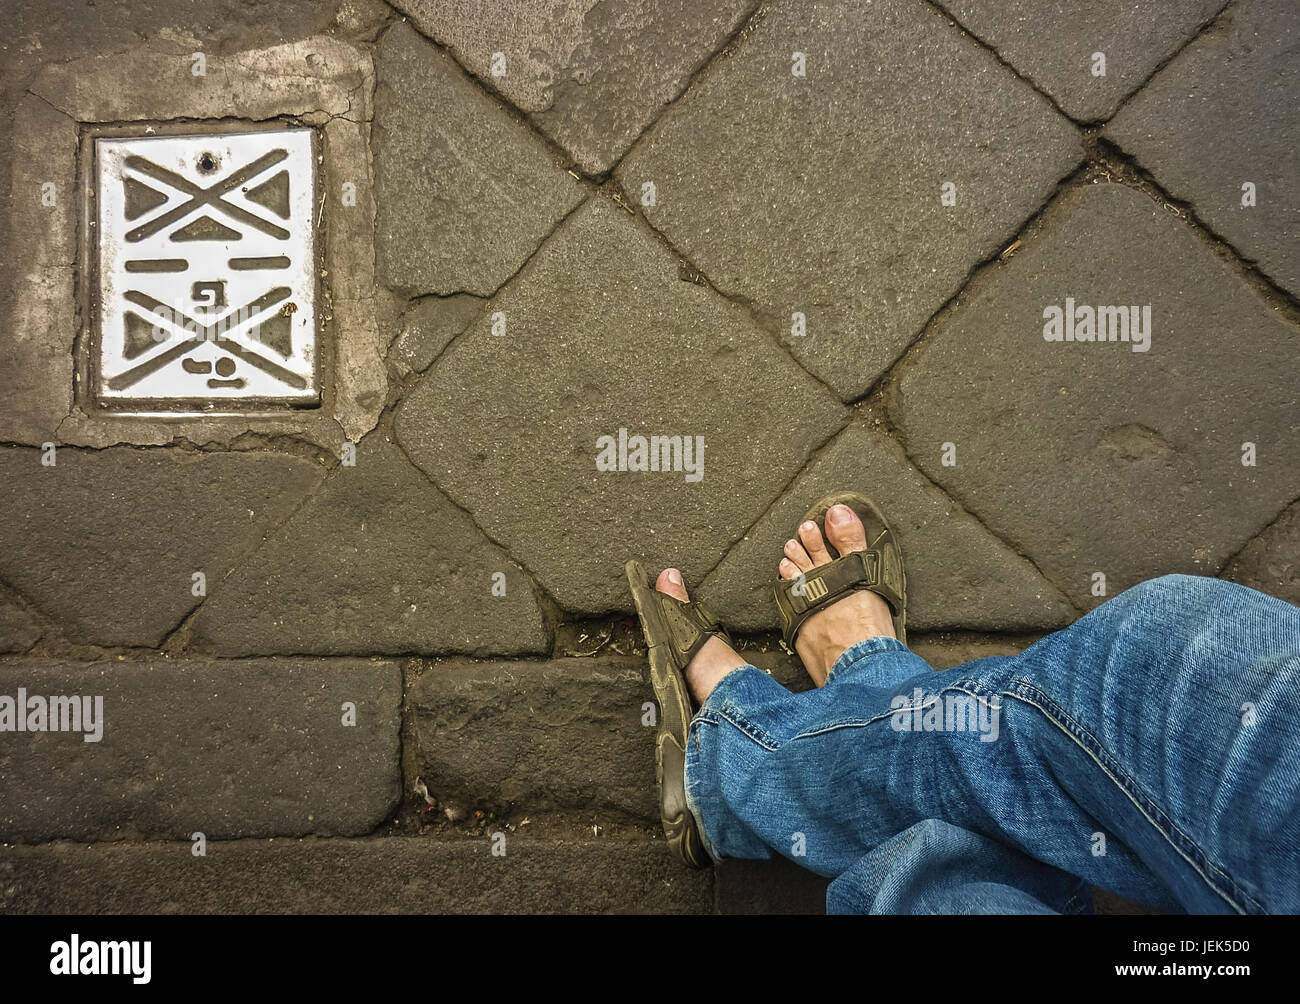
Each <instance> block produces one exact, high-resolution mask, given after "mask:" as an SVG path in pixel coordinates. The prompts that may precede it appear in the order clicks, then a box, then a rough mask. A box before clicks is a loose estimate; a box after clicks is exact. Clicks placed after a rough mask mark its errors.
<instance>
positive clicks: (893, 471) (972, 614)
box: [700, 425, 1073, 631]
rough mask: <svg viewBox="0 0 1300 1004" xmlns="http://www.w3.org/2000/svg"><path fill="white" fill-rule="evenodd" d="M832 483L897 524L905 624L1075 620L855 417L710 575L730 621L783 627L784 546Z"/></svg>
mask: <svg viewBox="0 0 1300 1004" xmlns="http://www.w3.org/2000/svg"><path fill="white" fill-rule="evenodd" d="M834 491H858V492H861V493H863V494H864V495H866V496H868V497H869V498H871V499H873V500H874V501H875V503H876V504H877V505H878V506H880V508H881V511H882V512H884V514H885V518H886V519H888V520H889V523H890V526H892V527H893V529H894V532H895V534H896V535H897V537H898V542H899V546H900V547H901V548H902V550H903V560H904V562H905V564H906V567H907V592H908V604H907V624H908V629H909V630H916V631H932V630H936V629H948V628H969V629H974V630H984V631H988V630H994V631H1017V630H1037V629H1042V628H1054V627H1060V626H1062V625H1064V624H1066V623H1068V622H1069V621H1070V620H1071V619H1072V616H1073V610H1072V609H1071V607H1070V605H1069V603H1068V602H1066V600H1065V597H1063V596H1062V595H1061V594H1060V592H1059V591H1057V589H1056V588H1055V587H1053V586H1052V585H1051V584H1050V583H1048V582H1047V580H1046V579H1044V578H1043V577H1042V576H1041V575H1040V574H1039V573H1038V572H1037V571H1036V570H1035V569H1034V567H1033V565H1031V564H1030V563H1029V562H1028V561H1026V560H1025V559H1024V558H1022V557H1021V556H1020V555H1018V554H1016V553H1015V552H1014V551H1012V550H1011V549H1010V548H1009V547H1007V546H1006V544H1004V543H1002V542H1001V541H1000V540H998V539H997V538H996V537H994V536H993V535H992V534H991V533H989V532H988V531H987V530H986V529H984V527H982V526H980V524H979V522H978V521H977V520H975V519H974V518H973V517H972V516H970V515H969V514H968V513H966V512H964V511H962V509H961V507H960V506H958V505H957V504H956V503H954V502H953V501H952V499H950V498H949V497H948V496H947V495H945V494H944V493H943V492H942V491H940V490H939V489H938V488H936V487H935V486H934V484H933V483H932V482H931V481H930V480H929V479H928V478H926V477H925V475H923V474H922V473H921V472H920V471H918V470H917V469H916V468H915V467H913V466H912V464H911V463H910V462H909V461H908V459H907V457H906V455H905V454H904V453H903V450H902V448H901V447H900V446H899V445H898V443H897V442H895V441H894V440H893V439H892V438H891V437H890V436H889V435H888V434H886V433H885V432H884V431H882V430H879V429H876V428H871V427H867V426H862V425H853V426H850V427H849V428H848V429H845V430H844V431H843V432H842V433H840V435H839V436H838V437H837V438H836V439H835V442H834V443H832V444H831V445H830V446H829V447H827V448H826V449H825V450H823V451H822V452H821V453H819V454H818V455H817V458H816V459H815V460H814V461H813V462H812V463H811V464H809V465H808V468H807V469H806V470H804V471H803V472H802V473H801V474H800V475H799V477H798V478H796V479H795V482H794V484H793V485H791V486H790V488H789V489H788V490H787V491H786V492H785V494H784V495H782V496H781V498H780V499H779V500H778V501H777V503H776V504H775V505H773V506H772V508H771V509H769V510H768V511H767V512H766V513H764V514H763V518H762V519H761V520H759V521H758V523H757V524H756V525H755V526H754V527H753V528H751V529H750V530H749V532H748V533H746V534H745V539H744V540H742V541H741V542H740V543H739V544H737V545H736V546H735V547H734V548H732V550H731V553H730V554H728V555H727V557H726V558H725V559H724V560H723V562H722V563H721V564H720V565H719V566H718V567H717V568H716V569H714V571H713V572H712V573H711V574H710V575H709V577H708V579H706V580H705V582H704V585H703V588H702V589H701V594H700V595H701V598H702V599H704V600H705V601H706V602H707V603H709V605H710V606H711V607H712V608H713V609H714V610H715V611H716V612H717V613H718V615H719V616H720V617H722V619H723V621H725V622H726V624H727V626H728V627H734V628H736V629H738V630H742V631H756V630H762V629H767V628H775V627H777V626H778V622H777V617H776V606H775V603H774V602H773V600H772V583H773V582H774V581H775V580H776V577H777V574H776V566H777V564H778V563H779V562H780V560H781V556H782V555H781V548H782V546H783V545H784V544H785V542H786V541H787V540H788V539H790V538H791V537H793V536H794V535H795V529H796V527H797V526H798V525H799V522H800V520H802V519H803V515H804V513H805V512H807V511H808V508H809V507H810V506H811V505H812V504H813V503H814V502H816V501H817V500H818V499H820V498H822V497H823V496H826V495H829V494H830V493H831V492H834Z"/></svg>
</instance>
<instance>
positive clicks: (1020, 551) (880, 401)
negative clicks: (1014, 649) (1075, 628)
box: [875, 394, 1087, 617]
mask: <svg viewBox="0 0 1300 1004" xmlns="http://www.w3.org/2000/svg"><path fill="white" fill-rule="evenodd" d="M875 403H876V407H877V409H878V411H879V413H880V418H881V421H882V422H883V423H884V426H885V431H886V432H887V433H889V438H890V439H892V440H893V441H894V442H895V443H897V444H898V446H899V449H901V450H902V451H903V456H905V457H906V458H907V462H908V463H909V464H911V465H912V467H913V469H914V470H915V471H916V473H917V474H919V475H920V476H921V477H923V478H925V480H926V481H928V482H929V483H930V484H931V485H932V486H934V487H935V488H936V489H938V490H939V491H940V492H942V493H943V495H944V497H945V498H947V499H950V500H951V501H952V504H953V505H954V506H956V507H957V509H959V510H960V511H961V512H963V513H965V514H966V515H967V516H969V517H970V518H971V519H973V520H974V521H975V522H976V523H978V524H979V525H980V527H981V528H982V529H983V530H984V532H985V533H987V534H988V535H989V536H990V537H992V538H993V539H994V540H996V541H998V542H999V543H1001V544H1002V545H1003V546H1004V547H1006V548H1007V549H1008V550H1010V551H1011V552H1012V553H1013V554H1015V555H1017V556H1018V557H1020V558H1022V559H1023V560H1024V561H1026V562H1027V563H1028V564H1029V565H1030V567H1032V568H1033V569H1034V571H1035V572H1037V573H1038V575H1039V576H1040V577H1041V578H1042V580H1043V581H1044V582H1045V583H1047V584H1048V585H1049V586H1051V587H1052V588H1053V589H1055V590H1056V592H1057V593H1058V595H1059V596H1060V598H1061V599H1062V600H1064V601H1065V603H1066V605H1067V606H1069V608H1070V610H1071V611H1073V613H1074V615H1075V616H1076V617H1082V616H1083V615H1084V614H1085V613H1087V611H1086V610H1083V609H1082V608H1081V607H1079V605H1078V604H1076V603H1075V602H1074V600H1072V599H1071V598H1070V594H1069V593H1067V592H1066V591H1065V589H1063V588H1062V586H1061V584H1060V583H1059V582H1057V581H1056V579H1055V577H1053V576H1051V575H1048V574H1047V572H1046V571H1044V570H1043V568H1042V567H1041V566H1040V565H1039V564H1038V562H1037V561H1036V560H1035V559H1034V558H1033V556H1032V555H1030V554H1028V553H1026V552H1025V550H1024V548H1023V547H1022V546H1021V545H1019V544H1017V543H1015V542H1013V541H1011V540H1008V539H1007V538H1006V537H1004V536H1003V535H1002V534H1000V533H997V532H996V531H994V529H993V528H992V527H991V526H989V525H988V524H987V523H985V522H984V519H983V517H981V516H980V515H979V513H977V512H975V511H974V510H973V509H971V508H970V506H969V505H967V504H966V502H965V501H964V500H963V499H961V498H960V497H959V496H957V495H954V494H953V493H952V492H951V491H949V490H948V489H947V488H945V487H944V486H943V485H941V484H939V483H938V482H937V481H935V480H934V479H933V478H932V477H930V475H929V474H927V473H926V472H925V470H924V468H922V467H921V465H920V464H918V463H917V462H916V459H915V458H914V457H913V456H912V454H911V453H909V452H908V449H907V443H906V442H905V441H904V440H903V438H902V436H900V435H899V434H898V429H897V427H896V426H895V425H894V421H893V418H892V416H891V415H890V412H889V406H888V404H887V402H886V401H885V399H884V395H883V394H882V395H880V396H879V397H878V398H877V400H876V402H875Z"/></svg>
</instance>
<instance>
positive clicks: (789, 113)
mask: <svg viewBox="0 0 1300 1004" xmlns="http://www.w3.org/2000/svg"><path fill="white" fill-rule="evenodd" d="M796 53H799V54H802V68H803V69H804V71H805V73H806V75H805V76H802V77H801V76H796V75H794V71H795V70H797V69H799V68H800V64H799V63H798V62H797V57H796V56H795V55H794V54H796ZM1081 159H1082V150H1081V148H1080V146H1079V143H1078V140H1077V136H1076V133H1075V130H1074V128H1073V127H1072V126H1071V125H1070V124H1069V123H1068V122H1067V121H1066V120H1065V119H1064V118H1063V117H1062V116H1061V115H1060V114H1059V113H1057V112H1056V111H1055V110H1053V109H1052V108H1051V106H1050V103H1049V102H1048V101H1047V100H1046V99H1045V98H1043V97H1042V96H1041V95H1039V94H1036V93H1035V92H1034V90H1033V89H1032V88H1031V87H1029V86H1028V85H1026V84H1025V83H1024V82H1022V81H1020V80H1018V79H1016V77H1015V74H1013V73H1011V72H1010V71H1009V70H1007V69H1006V67H1004V66H1001V65H1000V64H999V63H998V62H997V60H996V59H994V58H993V56H992V55H990V54H989V53H988V52H987V51H986V50H984V49H982V48H981V47H980V46H979V45H977V44H976V43H975V42H974V41H972V40H971V39H969V38H964V37H962V34H961V32H959V31H958V30H956V29H955V28H954V27H953V26H952V25H951V24H949V23H948V21H947V19H945V18H943V17H941V16H940V15H939V14H937V13H936V12H935V11H934V10H933V9H932V8H930V7H927V6H926V5H924V4H917V3H911V2H908V0H880V2H877V3H873V4H870V5H864V4H861V3H857V2H841V3H825V4H817V5H814V6H803V5H798V4H783V5H777V6H773V7H772V8H771V9H770V10H769V11H768V12H767V13H766V15H765V16H764V18H763V20H762V21H761V22H759V24H758V26H757V27H756V28H755V29H754V30H753V31H752V32H751V33H750V34H749V35H748V36H747V37H746V38H745V39H744V41H743V43H742V44H741V45H740V46H739V47H738V49H737V51H736V52H735V54H733V55H732V56H731V57H730V58H728V59H727V60H726V61H725V62H724V63H722V64H721V65H719V66H718V67H717V69H716V71H714V72H710V73H709V74H708V75H707V76H706V78H705V79H702V80H701V81H699V82H698V83H697V84H696V85H695V86H694V87H693V88H692V89H691V90H690V91H689V92H688V93H687V95H686V96H685V97H684V98H683V99H682V100H681V102H679V104H678V105H677V106H675V107H674V108H673V109H672V110H671V111H669V112H668V113H667V114H666V115H665V116H664V119H663V120H662V121H661V122H660V123H657V124H656V125H655V127H654V128H653V129H652V130H651V131H650V133H649V135H648V137H647V139H646V140H645V141H643V142H642V143H641V144H639V145H638V146H637V148H636V149H635V150H634V151H633V152H632V154H631V155H630V156H629V158H628V159H627V160H626V161H625V162H624V163H623V164H622V165H621V166H620V168H619V170H618V176H619V179H620V181H621V183H622V185H623V187H624V189H625V190H626V192H627V195H628V198H629V200H630V201H631V202H632V203H633V204H635V205H638V206H640V207H641V210H642V211H643V212H644V213H645V214H646V217H647V218H648V219H649V220H650V222H651V223H652V224H653V225H654V226H655V228H656V229H658V230H660V231H661V232H663V233H664V234H666V235H667V236H668V238H669V239H670V240H671V241H672V242H673V244H674V245H675V246H676V247H678V248H680V249H681V250H682V251H683V253H685V254H686V256H687V257H689V258H690V260H691V262H692V263H693V264H694V265H696V266H698V267H699V268H700V269H702V270H703V272H704V274H705V275H707V276H708V278H709V279H710V281H712V282H713V283H714V284H715V285H716V286H717V287H718V288H719V289H721V290H723V291H724V292H726V293H729V294H733V295H736V296H738V297H743V298H745V299H746V300H747V301H749V302H750V303H752V305H753V308H754V310H755V311H756V312H757V313H758V314H759V316H760V317H761V318H762V320H763V323H764V324H765V325H766V326H767V327H768V328H769V330H771V331H772V332H773V333H775V334H777V335H779V336H780V337H781V338H782V339H783V340H784V341H785V343H786V344H787V345H788V346H789V348H790V350H791V351H792V352H793V353H795V355H796V356H797V357H798V358H799V359H800V361H801V362H802V363H803V364H804V365H805V366H807V367H808V368H809V369H810V370H812V371H813V372H814V373H816V374H817V375H818V376H819V377H820V378H821V379H823V380H824V381H826V382H827V383H828V384H830V386H831V387H833V388H834V389H835V390H836V392H837V393H839V394H840V395H842V397H843V398H844V399H845V400H849V399H853V398H856V397H859V396H860V395H862V394H863V393H864V392H865V391H866V390H867V389H868V388H869V387H870V386H871V385H872V384H873V383H874V382H875V380H876V378H877V377H879V376H880V374H881V373H883V372H884V371H885V370H886V369H888V367H889V366H890V365H891V363H892V362H893V361H894V360H895V359H896V358H897V357H898V356H899V355H900V354H901V353H902V351H903V350H904V348H906V346H907V345H908V344H909V343H910V342H911V340H912V339H913V338H915V337H916V335H917V334H918V333H919V332H920V330H921V328H922V327H923V326H924V324H925V322H926V321H927V320H928V319H929V317H930V316H931V315H932V314H933V313H934V311H935V310H937V309H938V308H939V307H940V306H941V305H942V304H943V303H944V302H945V301H946V300H948V299H949V298H950V297H951V296H952V295H953V294H954V293H955V292H956V291H957V290H958V289H959V288H960V287H961V285H962V283H963V282H965V280H966V278H967V276H968V274H969V272H970V270H971V268H972V267H973V266H974V265H976V264H977V263H978V262H980V261H981V260H984V259H987V258H989V257H991V256H992V255H994V254H996V253H997V252H998V251H1000V250H1001V249H1002V248H1003V247H1004V246H1005V242H1007V241H1009V240H1010V238H1011V236H1012V235H1013V234H1014V233H1015V232H1016V231H1017V229H1018V228H1019V227H1020V226H1021V225H1022V224H1023V223H1024V221H1025V220H1026V219H1027V218H1028V217H1029V216H1031V215H1032V214H1033V212H1034V211H1035V210H1037V209H1038V208H1039V207H1040V206H1041V205H1042V204H1043V203H1044V202H1045V201H1046V199H1047V198H1048V196H1050V195H1051V193H1052V192H1053V190H1054V188H1055V186H1056V184H1057V181H1058V180H1059V179H1060V178H1061V177H1062V176H1063V175H1065V174H1067V173H1069V171H1070V170H1071V169H1072V168H1073V167H1075V166H1076V165H1077V164H1078V162H1079V161H1080V160H1081ZM945 183H951V184H952V185H953V186H955V187H954V189H952V192H953V193H954V194H955V200H956V201H955V205H951V206H949V205H944V204H943V196H944V192H945V189H944V185H945ZM649 186H653V190H652V189H651V188H650V187H649ZM651 195H653V202H654V205H648V204H647V203H648V202H649V201H651ZM796 314H799V315H802V319H800V318H796V317H795V315H796ZM801 324H802V326H803V330H804V332H805V333H803V334H800V333H798V331H799V326H800V325H801Z"/></svg>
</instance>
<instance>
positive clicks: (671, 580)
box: [655, 568, 690, 603]
mask: <svg viewBox="0 0 1300 1004" xmlns="http://www.w3.org/2000/svg"><path fill="white" fill-rule="evenodd" d="M655 588H656V589H658V590H659V592H661V593H667V594H668V595H669V596H671V597H673V598H674V599H678V600H681V601H682V602H683V603H688V602H690V597H689V596H687V595H686V583H684V582H683V581H682V573H681V572H679V571H678V570H677V569H675V568H665V569H664V570H663V571H662V572H660V573H659V578H657V579H655Z"/></svg>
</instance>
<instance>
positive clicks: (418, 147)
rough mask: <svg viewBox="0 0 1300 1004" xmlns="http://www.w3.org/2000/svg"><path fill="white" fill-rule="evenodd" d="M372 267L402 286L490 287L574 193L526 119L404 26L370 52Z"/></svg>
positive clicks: (577, 195)
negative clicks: (373, 57)
mask: <svg viewBox="0 0 1300 1004" xmlns="http://www.w3.org/2000/svg"><path fill="white" fill-rule="evenodd" d="M377 68H378V74H379V85H378V90H377V94H376V115H375V125H374V134H375V139H374V147H375V150H374V156H375V173H376V184H375V193H376V201H377V203H378V218H377V221H376V233H375V238H376V253H377V258H378V263H379V274H380V278H381V279H382V280H383V281H384V282H386V283H387V284H388V285H390V286H393V287H397V288H401V289H404V290H407V291H409V292H412V293H438V294H440V295H444V296H445V295H448V294H451V293H460V292H466V293H476V294H478V295H480V296H483V295H487V294H489V293H492V292H493V291H495V290H496V288H497V287H498V286H500V285H501V284H502V283H503V282H505V280H506V279H508V278H510V276H511V275H512V274H513V273H514V272H515V270H516V269H518V268H519V266H520V265H521V264H523V262H524V260H525V259H526V258H527V257H528V256H529V255H530V254H531V253H532V252H533V251H534V250H535V249H536V248H537V245H538V244H540V243H541V242H542V239H543V238H544V237H545V236H546V234H547V233H548V232H549V231H550V230H551V228H552V227H553V226H554V225H555V224H556V222H557V221H559V220H560V219H561V218H562V217H563V216H564V215H565V214H566V213H567V212H569V211H570V210H572V209H573V207H574V206H576V205H577V204H578V203H579V202H581V201H582V198H583V190H582V188H581V186H580V185H579V184H578V183H577V182H576V181H575V180H574V179H573V178H572V177H570V176H569V175H568V174H567V173H566V172H565V171H564V169H563V168H562V167H561V166H560V165H559V164H558V163H556V161H555V158H554V156H553V155H552V154H551V151H550V150H548V149H547V148H546V147H545V145H544V144H543V143H542V142H541V141H540V140H539V139H538V138H537V137H536V136H535V135H534V134H533V133H532V132H531V130H529V129H528V128H527V126H525V125H524V124H523V123H521V122H518V121H516V120H514V119H512V118H511V117H510V116H509V115H508V114H506V113H505V112H504V111H503V110H502V109H501V108H500V107H499V106H498V105H497V104H496V102H494V101H493V100H492V99H491V98H489V97H488V96H486V95H485V94H483V93H482V91H481V90H480V89H479V88H478V86H477V85H476V84H474V83H473V82H472V81H471V80H469V79H468V78H467V77H466V76H465V74H464V71H462V70H461V69H460V68H459V67H458V66H457V65H456V63H455V61H454V60H452V59H451V57H450V56H448V55H446V54H445V53H442V52H439V51H438V49H436V48H435V47H434V46H433V45H432V44H431V43H429V42H428V41H426V40H425V39H422V38H421V37H420V36H419V35H418V34H416V32H415V30H414V29H412V28H411V27H410V26H409V25H397V26H395V27H393V28H392V29H390V30H389V31H388V32H386V33H385V35H384V38H383V41H382V43H381V44H380V46H379V55H378V60H377Z"/></svg>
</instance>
